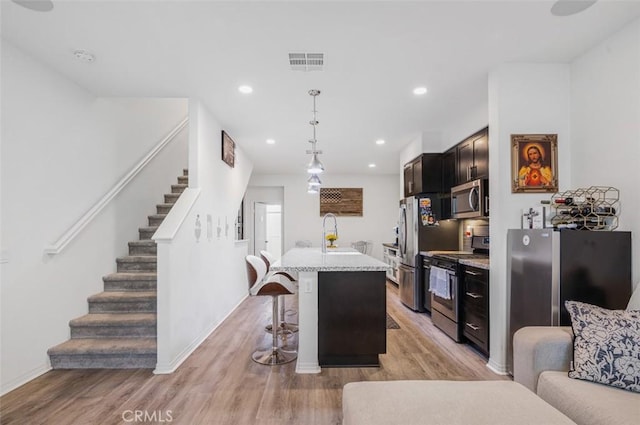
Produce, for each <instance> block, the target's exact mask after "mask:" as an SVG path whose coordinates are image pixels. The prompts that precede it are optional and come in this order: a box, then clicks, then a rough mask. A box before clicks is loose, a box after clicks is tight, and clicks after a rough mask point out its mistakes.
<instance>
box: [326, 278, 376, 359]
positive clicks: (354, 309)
mask: <svg viewBox="0 0 640 425" xmlns="http://www.w3.org/2000/svg"><path fill="white" fill-rule="evenodd" d="M385 282H386V276H385V272H384V271H380V272H378V271H373V272H364V271H363V272H359V271H358V272H319V273H318V362H319V363H320V366H378V365H379V361H378V355H379V354H384V353H385V352H386V350H387V331H386V323H387V319H386V311H387V307H386V297H387V293H386V287H385Z"/></svg>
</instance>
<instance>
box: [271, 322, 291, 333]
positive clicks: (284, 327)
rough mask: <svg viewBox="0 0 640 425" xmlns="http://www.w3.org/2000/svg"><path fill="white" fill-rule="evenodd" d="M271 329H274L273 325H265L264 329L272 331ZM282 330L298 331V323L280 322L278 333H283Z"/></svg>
mask: <svg viewBox="0 0 640 425" xmlns="http://www.w3.org/2000/svg"><path fill="white" fill-rule="evenodd" d="M271 329H273V326H272V325H267V326H265V327H264V330H265V331H267V332H268V333H271ZM282 332H288V333H294V332H298V324H297V323H280V326H278V332H277V333H282Z"/></svg>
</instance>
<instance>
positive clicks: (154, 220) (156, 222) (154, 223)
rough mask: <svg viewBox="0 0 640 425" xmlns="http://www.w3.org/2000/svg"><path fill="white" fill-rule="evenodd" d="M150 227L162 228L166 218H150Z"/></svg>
mask: <svg viewBox="0 0 640 425" xmlns="http://www.w3.org/2000/svg"><path fill="white" fill-rule="evenodd" d="M148 221H149V226H160V225H161V224H162V222H163V221H164V217H151V216H149V217H148Z"/></svg>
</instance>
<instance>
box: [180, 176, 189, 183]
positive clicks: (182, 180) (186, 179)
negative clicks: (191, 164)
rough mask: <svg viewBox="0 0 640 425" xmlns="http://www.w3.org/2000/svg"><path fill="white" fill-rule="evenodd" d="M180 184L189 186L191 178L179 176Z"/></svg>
mask: <svg viewBox="0 0 640 425" xmlns="http://www.w3.org/2000/svg"><path fill="white" fill-rule="evenodd" d="M178 184H189V176H178Z"/></svg>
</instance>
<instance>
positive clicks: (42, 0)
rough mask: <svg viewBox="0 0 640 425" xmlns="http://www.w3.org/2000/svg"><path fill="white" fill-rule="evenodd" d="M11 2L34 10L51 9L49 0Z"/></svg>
mask: <svg viewBox="0 0 640 425" xmlns="http://www.w3.org/2000/svg"><path fill="white" fill-rule="evenodd" d="M13 2H14V3H15V4H19V5H20V6H22V7H26V8H27V9H31V10H35V11H36V12H49V11H50V10H52V9H53V2H51V0H13Z"/></svg>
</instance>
